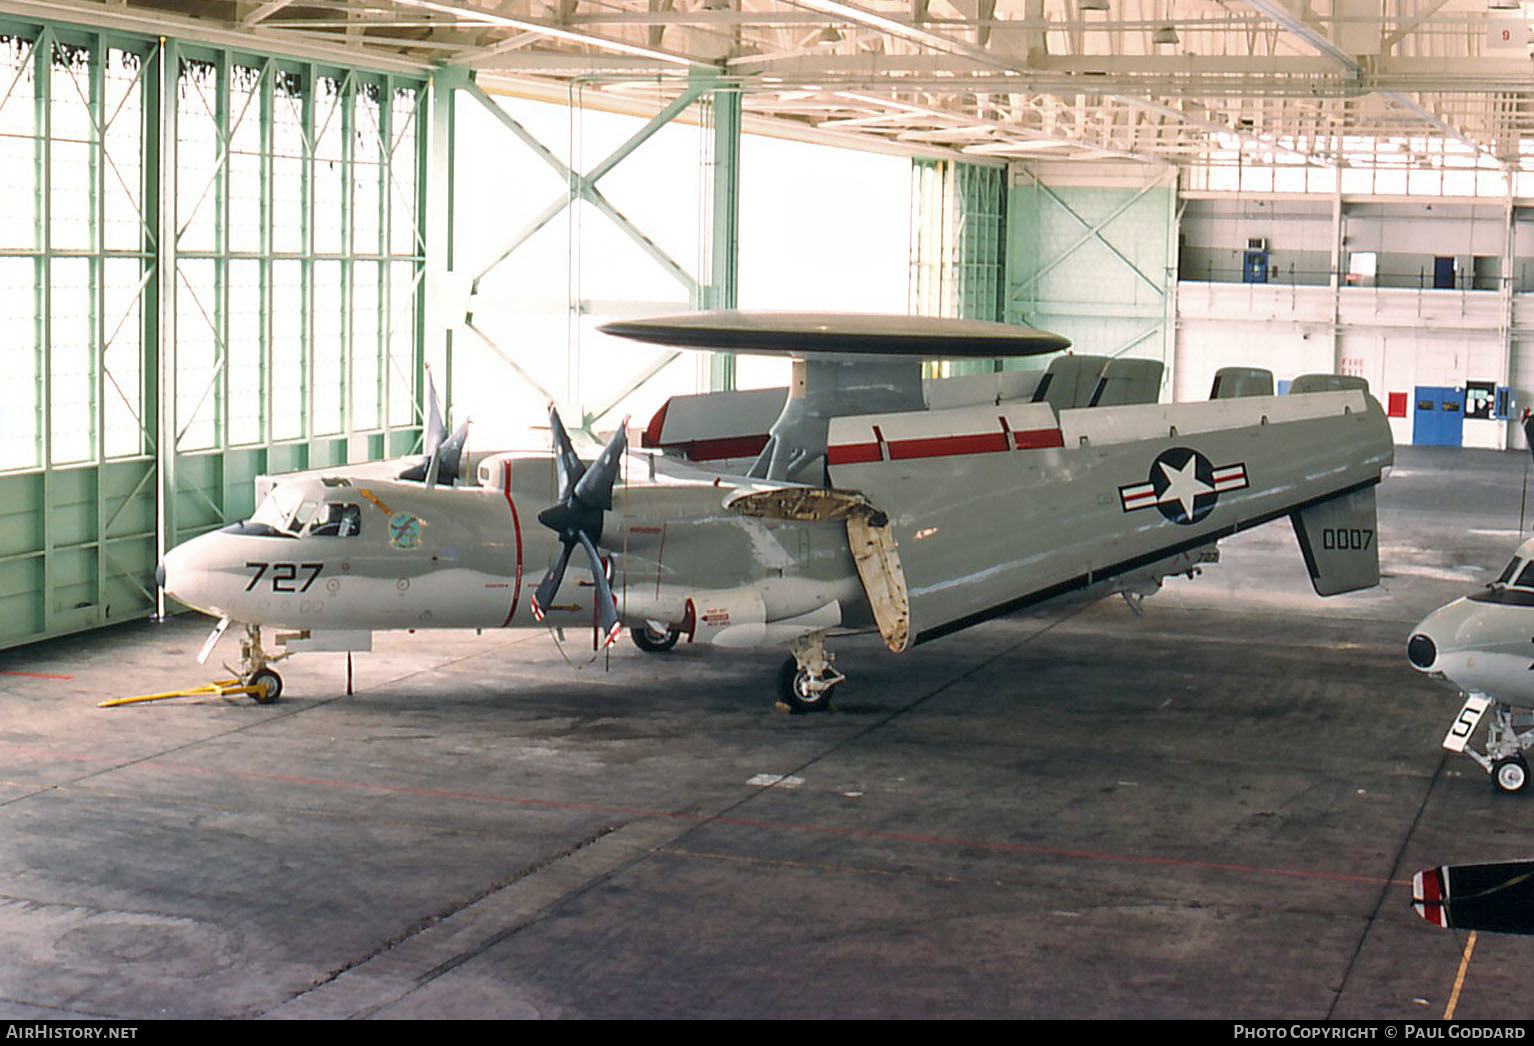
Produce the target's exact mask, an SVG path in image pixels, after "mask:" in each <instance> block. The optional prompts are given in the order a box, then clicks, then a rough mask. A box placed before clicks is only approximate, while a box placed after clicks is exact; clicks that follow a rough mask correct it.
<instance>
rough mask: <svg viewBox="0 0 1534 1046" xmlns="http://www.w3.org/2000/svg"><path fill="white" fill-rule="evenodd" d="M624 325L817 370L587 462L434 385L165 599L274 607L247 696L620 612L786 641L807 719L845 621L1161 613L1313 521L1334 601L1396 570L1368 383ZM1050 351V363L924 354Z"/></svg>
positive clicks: (926, 630)
mask: <svg viewBox="0 0 1534 1046" xmlns="http://www.w3.org/2000/svg"><path fill="white" fill-rule="evenodd" d="M604 330H606V331H607V332H608V333H610V334H615V335H618V336H621V337H627V338H631V339H634V340H637V341H640V342H645V343H656V344H668V345H679V346H683V347H686V348H693V349H708V350H714V351H723V352H737V353H748V354H759V355H776V356H787V357H789V358H790V359H791V360H793V381H792V383H791V384H790V385H789V386H788V387H787V388H783V389H778V390H752V391H740V392H737V391H725V392H714V393H702V394H698V395H694V396H677V397H672V399H671V400H669V401H667V403H666V404H665V405H663V406H662V408H661V410H660V411H658V412H657V413H656V415H655V416H654V417H653V418H652V419H650V421H649V424H648V425H643V426H637V427H636V428H637V430H638V431H639V432H641V433H642V436H641V439H642V441H643V444H644V449H643V450H641V451H637V452H630V450H629V448H628V434H627V422H626V419H625V421H624V422H617V419H616V417H614V418H613V419H612V420H610V421H606V422H603V421H602V420H601V419H600V417H599V418H598V419H596V420H595V421H588V422H587V424H586V425H584V426H583V429H585V430H586V431H587V432H588V434H590V430H591V428H592V426H593V425H603V426H606V425H613V424H614V423H615V422H616V423H617V428H616V431H613V432H612V433H611V435H610V436H609V437H608V438H607V442H606V444H605V445H604V446H603V447H602V449H601V451H600V453H598V454H596V455H594V456H592V455H586V456H585V457H582V456H581V455H580V454H578V453H577V452H576V450H575V449H574V447H573V445H572V443H571V440H570V437H569V435H568V434H567V433H566V431H565V428H564V426H563V424H562V423H561V422H560V418H559V412H558V411H557V410H555V409H553V407H552V405H551V409H550V412H549V427H550V433H551V436H552V444H553V446H552V448H551V449H545V450H542V451H536V452H522V451H510V450H496V449H479V448H476V449H475V450H473V451H472V452H471V451H470V450H468V449H466V442H465V440H466V436H467V427H466V424H463V425H460V426H459V427H458V428H457V429H456V430H454V431H453V432H452V434H451V435H449V434H448V429H447V427H446V425H445V424H444V423H443V421H442V415H441V413H440V411H439V409H438V405H437V403H436V398H435V395H434V394H431V395H430V403H429V404H423V407H427V408H428V409H427V410H426V411H425V414H426V417H427V420H428V422H429V423H428V424H426V425H424V426H423V447H422V449H421V454H420V456H419V457H417V458H414V459H413V460H412V461H410V462H385V463H377V462H375V463H370V464H367V465H354V466H340V467H334V466H331V467H325V468H321V469H315V470H312V471H310V472H307V473H300V474H295V475H289V476H282V477H277V478H275V486H273V487H271V488H270V496H269V497H266V498H265V499H264V500H262V502H261V504H260V507H259V508H257V509H256V511H255V512H254V513H253V514H252V515H251V516H250V518H249V519H247V520H246V521H245V522H243V523H238V524H234V525H232V526H228V527H225V528H223V529H222V530H218V531H214V532H212V533H209V534H205V535H202V536H201V537H197V538H194V539H193V540H191V541H188V542H186V543H184V544H182V545H181V546H179V547H177V548H175V549H171V550H169V551H168V552H167V553H166V554H165V555H164V557H163V559H162V561H161V563H160V564H159V566H158V568H157V578H158V579H159V583H160V586H161V588H162V589H163V591H164V592H165V594H166V595H167V596H169V597H171V598H174V599H176V600H178V601H180V602H181V603H184V604H186V605H188V606H191V607H194V608H196V609H199V610H203V611H205V612H207V613H209V614H212V615H214V616H215V617H217V618H219V619H220V630H219V631H216V632H215V635H214V637H213V638H212V639H210V640H209V643H208V644H207V645H206V646H205V647H204V656H206V655H207V653H208V652H209V651H211V649H212V646H213V644H214V643H216V642H217V638H218V635H220V634H221V630H222V629H224V628H227V627H228V625H230V624H234V623H238V624H241V625H243V626H244V631H245V638H244V640H243V641H242V644H241V659H240V667H239V669H238V673H239V679H240V680H241V681H242V684H243V686H244V690H243V691H242V692H247V693H251V695H252V696H255V697H256V698H257V700H263V701H271V700H275V699H276V695H277V694H279V693H280V692H281V682H280V680H279V679H278V678H277V676H276V673H274V672H273V671H272V670H271V667H270V666H271V664H272V663H274V662H275V661H277V660H280V659H281V658H284V657H287V656H288V655H290V654H293V653H297V652H308V651H362V650H368V649H371V637H372V633H373V632H375V631H380V630H419V629H425V628H475V629H495V628H511V627H518V626H524V627H525V626H536V625H540V624H541V625H542V626H544V627H547V628H550V629H551V630H552V631H553V633H554V634H555V635H556V636H561V635H563V634H564V632H565V631H568V630H575V629H589V628H593V627H594V628H595V637H594V638H595V646H593V648H592V649H593V650H601V649H603V648H604V647H605V646H606V645H607V644H609V643H611V642H612V641H613V639H614V638H616V637H617V636H618V635H619V634H621V632H622V631H623V630H624V629H627V630H628V631H629V633H630V634H631V636H632V637H633V639H634V642H635V644H636V645H637V646H639V647H640V649H641V650H644V651H645V652H647V653H656V654H663V653H664V652H665V651H666V650H669V649H670V648H671V647H673V646H674V645H676V644H677V643H678V642H683V641H685V642H687V643H696V644H700V645H701V644H708V645H712V646H717V647H722V648H725V649H734V648H748V647H763V646H768V647H772V646H776V647H778V648H779V649H783V648H787V650H788V653H789V656H788V658H787V660H786V661H784V663H783V666H782V668H781V670H780V671H779V672H778V674H777V696H778V699H779V701H780V702H781V703H782V704H784V705H786V706H787V707H788V708H789V710H791V711H795V712H806V711H813V710H821V709H824V708H825V707H827V705H828V704H829V701H830V694H831V691H832V688H833V687H835V686H836V685H837V684H838V683H840V682H841V681H842V680H843V678H844V676H843V675H842V673H841V672H839V671H837V669H836V668H835V667H833V665H832V662H833V660H834V657H835V655H834V654H832V653H831V652H830V651H828V650H827V648H826V647H827V640H828V639H830V638H835V637H839V636H848V635H854V634H877V635H878V636H879V637H880V638H882V639H883V641H884V645H885V646H886V647H887V648H888V649H889V650H890V651H893V652H895V653H897V654H899V653H903V652H905V651H908V650H909V649H910V648H912V647H915V646H918V645H920V644H922V643H926V642H931V641H934V640H937V639H940V638H941V637H943V636H947V635H951V634H953V633H956V632H959V631H961V630H963V629H966V628H968V627H970V626H972V625H976V624H979V623H981V622H983V621H987V620H989V619H991V618H994V617H998V616H1000V615H1003V614H1007V613H1010V612H1012V611H1014V610H1020V609H1024V608H1031V607H1037V606H1040V605H1043V604H1045V603H1048V602H1050V601H1052V600H1056V599H1096V598H1101V597H1103V596H1107V595H1112V594H1119V595H1122V596H1123V597H1124V598H1125V599H1126V600H1127V601H1128V602H1129V604H1130V605H1131V606H1132V607H1135V608H1136V609H1138V607H1139V604H1140V601H1141V600H1143V598H1144V597H1145V596H1147V595H1150V594H1152V593H1154V592H1155V591H1157V590H1158V589H1159V588H1160V586H1161V583H1162V581H1163V579H1165V578H1168V577H1173V576H1178V575H1183V576H1187V577H1192V576H1194V575H1196V574H1197V573H1198V572H1199V571H1200V570H1201V569H1202V568H1203V567H1204V566H1205V565H1207V564H1210V563H1214V562H1217V561H1218V559H1219V552H1218V549H1217V548H1216V543H1217V542H1218V541H1219V540H1220V539H1221V538H1224V537H1228V536H1229V535H1231V534H1234V533H1236V532H1237V531H1240V530H1244V529H1246V528H1248V527H1253V526H1257V525H1259V524H1262V523H1265V522H1268V521H1270V520H1275V519H1278V518H1280V517H1284V516H1288V517H1290V518H1292V519H1293V521H1294V525H1295V532H1296V534H1297V536H1298V539H1299V545H1300V552H1301V554H1302V557H1303V560H1304V565H1305V568H1306V569H1307V571H1308V572H1309V574H1310V578H1311V582H1312V585H1313V587H1314V588H1315V591H1316V592H1317V594H1318V595H1322V596H1328V595H1334V594H1337V593H1340V592H1349V591H1353V590H1355V589H1359V588H1365V587H1368V586H1371V585H1374V584H1377V583H1378V581H1379V557H1378V548H1379V542H1378V540H1377V534H1376V526H1377V524H1376V519H1375V501H1374V487H1375V485H1376V484H1378V483H1379V481H1380V478H1381V474H1382V472H1383V470H1384V469H1385V468H1386V467H1388V466H1389V465H1390V463H1391V460H1392V442H1391V438H1390V428H1389V425H1388V423H1387V422H1386V420H1385V416H1384V412H1383V410H1381V408H1380V405H1379V403H1378V402H1376V401H1375V400H1374V398H1373V397H1371V396H1370V395H1369V393H1368V387H1367V385H1366V383H1364V382H1363V381H1362V379H1358V378H1348V377H1342V376H1336V375H1300V376H1298V377H1296V378H1295V379H1294V381H1293V382H1292V384H1291V387H1290V393H1289V394H1288V395H1282V396H1276V395H1274V394H1273V388H1274V383H1273V380H1272V375H1271V374H1270V373H1269V372H1267V371H1258V370H1255V369H1252V368H1240V369H1232V368H1226V369H1225V370H1223V371H1221V373H1220V374H1217V375H1216V376H1215V381H1214V385H1213V390H1212V392H1211V396H1210V398H1209V399H1208V400H1205V401H1200V402H1191V403H1162V402H1160V393H1161V390H1162V388H1163V385H1164V382H1165V375H1164V373H1163V367H1162V364H1161V361H1160V360H1158V359H1150V358H1147V359H1128V358H1114V359H1110V358H1109V357H1106V356H1092V355H1085V354H1074V355H1073V354H1065V353H1063V350H1064V349H1066V348H1067V347H1068V346H1069V342H1068V341H1067V340H1066V339H1065V338H1062V337H1060V336H1059V335H1056V334H1051V333H1049V332H1047V331H1039V330H1034V329H1032V328H1029V327H1021V326H1015V325H1010V324H1002V323H984V322H980V321H963V320H942V319H934V318H930V317H914V316H901V317H890V316H882V317H881V316H856V315H846V314H842V315H835V314H813V315H811V314H796V315H787V316H785V315H781V314H779V315H774V314H764V313H741V312H733V311H723V312H714V313H697V314H690V315H688V316H683V317H661V318H658V319H653V320H642V321H624V322H622V323H620V324H609V325H607V327H605V328H604ZM1028 356H1048V357H1051V359H1050V361H1049V364H1048V366H1047V367H1045V368H1035V369H1032V370H1026V369H1022V370H1007V371H990V372H987V373H983V374H971V375H965V376H960V377H951V378H931V377H923V368H924V367H925V366H926V365H927V364H928V363H929V362H930V361H934V360H938V361H940V360H963V359H971V360H984V361H995V360H999V359H1016V358H1019V357H1028ZM261 482H262V483H263V484H265V483H271V482H274V481H273V480H272V479H266V478H263V479H262V480H261ZM343 549H344V554H341V553H342V551H343ZM567 573H568V574H569V577H566V574H567ZM263 628H269V629H274V630H277V632H276V635H277V643H278V645H279V647H281V648H282V649H281V650H278V651H268V650H267V649H266V648H264V647H263V646H262V643H261V630H262V629H263ZM583 645H584V644H583Z"/></svg>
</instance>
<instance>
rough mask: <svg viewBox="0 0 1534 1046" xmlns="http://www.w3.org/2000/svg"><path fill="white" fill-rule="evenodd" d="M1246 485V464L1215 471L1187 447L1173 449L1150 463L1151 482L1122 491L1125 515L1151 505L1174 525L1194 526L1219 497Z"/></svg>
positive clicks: (1124, 488)
mask: <svg viewBox="0 0 1534 1046" xmlns="http://www.w3.org/2000/svg"><path fill="white" fill-rule="evenodd" d="M1246 486H1247V480H1246V463H1245V462H1238V463H1237V464H1234V465H1224V466H1221V467H1220V468H1215V467H1214V465H1212V464H1211V463H1210V461H1209V459H1208V458H1206V457H1204V455H1202V454H1200V453H1199V452H1198V451H1196V450H1192V449H1190V448H1188V447H1172V448H1170V449H1168V450H1164V451H1162V452H1161V453H1160V454H1158V455H1156V460H1155V461H1153V462H1151V467H1150V481H1149V482H1148V483H1133V484H1130V485H1129V486H1125V487H1120V488H1119V502H1120V503H1121V504H1122V505H1123V506H1124V511H1125V512H1135V511H1137V510H1139V509H1142V508H1150V507H1151V506H1152V505H1154V506H1156V508H1158V509H1160V510H1161V514H1162V515H1163V516H1165V517H1166V518H1167V519H1169V520H1171V521H1172V522H1173V523H1181V524H1185V525H1187V524H1193V523H1197V522H1199V521H1200V520H1202V519H1203V518H1204V517H1205V516H1207V515H1209V513H1210V512H1212V511H1213V510H1214V506H1215V502H1217V501H1219V499H1220V495H1221V494H1225V493H1228V492H1229V491H1232V490H1241V489H1243V488H1245V487H1246Z"/></svg>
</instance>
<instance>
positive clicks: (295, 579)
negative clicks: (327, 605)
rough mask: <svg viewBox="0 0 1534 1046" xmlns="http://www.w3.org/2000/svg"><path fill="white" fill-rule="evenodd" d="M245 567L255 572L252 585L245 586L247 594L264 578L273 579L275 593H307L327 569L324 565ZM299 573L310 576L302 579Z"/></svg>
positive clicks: (287, 564) (259, 565)
mask: <svg viewBox="0 0 1534 1046" xmlns="http://www.w3.org/2000/svg"><path fill="white" fill-rule="evenodd" d="M245 566H246V568H247V569H250V570H254V571H255V573H254V574H252V575H251V578H250V584H248V585H246V586H245V591H247V592H249V591H250V590H251V589H253V588H255V587H256V584H257V583H258V582H259V581H260V580H261V579H262V578H263V577H269V578H270V579H271V582H272V591H273V592H307V591H309V586H310V585H312V584H314V579H315V578H317V577H319V576H320V571H322V570H324V569H325V564H323V563H246V564H245ZM268 570H270V574H268ZM299 571H304V572H305V573H306V574H307V575H308V576H307V577H303V578H300V576H299ZM300 582H302V584H301V585H300ZM295 586H298V587H295Z"/></svg>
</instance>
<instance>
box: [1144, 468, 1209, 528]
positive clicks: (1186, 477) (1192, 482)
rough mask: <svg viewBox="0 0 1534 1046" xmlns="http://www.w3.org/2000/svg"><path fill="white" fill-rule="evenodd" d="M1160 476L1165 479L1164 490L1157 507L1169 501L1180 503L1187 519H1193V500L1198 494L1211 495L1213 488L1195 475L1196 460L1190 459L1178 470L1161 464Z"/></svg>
mask: <svg viewBox="0 0 1534 1046" xmlns="http://www.w3.org/2000/svg"><path fill="white" fill-rule="evenodd" d="M1160 464H1161V474H1162V475H1163V476H1165V477H1166V481H1167V482H1166V490H1164V491H1162V492H1161V498H1160V499H1159V500H1158V501H1157V504H1159V505H1165V504H1166V503H1167V502H1169V501H1180V502H1182V514H1183V515H1184V516H1186V517H1187V518H1188V519H1192V518H1193V499H1194V498H1196V497H1198V496H1199V495H1200V494H1213V493H1214V488H1213V487H1211V486H1210V485H1209V484H1207V483H1204V482H1203V481H1201V480H1200V479H1199V478H1198V476H1197V475H1195V474H1194V473H1195V469H1197V467H1198V459H1197V458H1196V457H1190V458H1189V459H1188V463H1187V464H1186V465H1184V466H1183V467H1182V468H1180V469H1174V468H1173V467H1172V466H1171V465H1168V464H1167V463H1166V462H1165V461H1163V462H1161V463H1160Z"/></svg>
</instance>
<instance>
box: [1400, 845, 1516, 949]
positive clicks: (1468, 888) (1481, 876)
mask: <svg viewBox="0 0 1534 1046" xmlns="http://www.w3.org/2000/svg"><path fill="white" fill-rule="evenodd" d="M1412 907H1414V908H1415V909H1416V911H1417V914H1418V915H1420V916H1422V918H1424V919H1426V920H1427V921H1428V922H1430V923H1432V924H1433V925H1434V926H1442V927H1445V928H1447V929H1454V930H1485V931H1487V932H1489V933H1534V861H1498V862H1494V863H1491V864H1460V865H1446V866H1444V867H1441V868H1428V869H1426V870H1424V871H1420V872H1418V873H1417V874H1416V875H1415V876H1413V877H1412Z"/></svg>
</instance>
